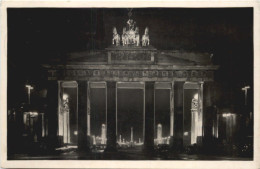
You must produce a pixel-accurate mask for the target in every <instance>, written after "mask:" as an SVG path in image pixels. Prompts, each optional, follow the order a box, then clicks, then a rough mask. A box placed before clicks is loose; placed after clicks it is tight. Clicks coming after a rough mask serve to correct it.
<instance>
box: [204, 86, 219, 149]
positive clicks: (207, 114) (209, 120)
mask: <svg viewBox="0 0 260 169" xmlns="http://www.w3.org/2000/svg"><path fill="white" fill-rule="evenodd" d="M203 87H204V92H203V98H204V99H203V107H204V109H203V146H205V147H211V146H212V141H213V132H212V131H213V126H214V122H216V121H217V111H216V107H214V92H216V91H215V89H214V86H213V82H204V85H203ZM215 130H217V129H215Z"/></svg>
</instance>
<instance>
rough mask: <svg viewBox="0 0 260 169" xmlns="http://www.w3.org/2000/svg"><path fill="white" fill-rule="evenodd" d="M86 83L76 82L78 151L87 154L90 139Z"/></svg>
mask: <svg viewBox="0 0 260 169" xmlns="http://www.w3.org/2000/svg"><path fill="white" fill-rule="evenodd" d="M87 89H88V83H87V81H78V150H79V151H80V152H89V151H90V149H89V147H90V137H87V95H88V94H89V93H88V90H87Z"/></svg>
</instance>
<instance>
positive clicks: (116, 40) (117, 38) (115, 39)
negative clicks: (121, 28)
mask: <svg viewBox="0 0 260 169" xmlns="http://www.w3.org/2000/svg"><path fill="white" fill-rule="evenodd" d="M112 44H113V45H114V44H115V45H116V46H119V45H120V36H119V34H118V33H117V30H116V27H114V28H113V39H112Z"/></svg>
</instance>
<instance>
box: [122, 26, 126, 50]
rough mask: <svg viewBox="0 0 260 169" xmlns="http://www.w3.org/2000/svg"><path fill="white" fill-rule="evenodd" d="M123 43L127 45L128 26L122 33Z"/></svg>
mask: <svg viewBox="0 0 260 169" xmlns="http://www.w3.org/2000/svg"><path fill="white" fill-rule="evenodd" d="M122 44H123V46H125V45H127V34H126V27H124V28H123V34H122Z"/></svg>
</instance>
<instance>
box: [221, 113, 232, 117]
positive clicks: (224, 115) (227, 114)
mask: <svg viewBox="0 0 260 169" xmlns="http://www.w3.org/2000/svg"><path fill="white" fill-rule="evenodd" d="M231 115H232V114H231V113H223V114H222V116H223V117H229V116H231Z"/></svg>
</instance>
